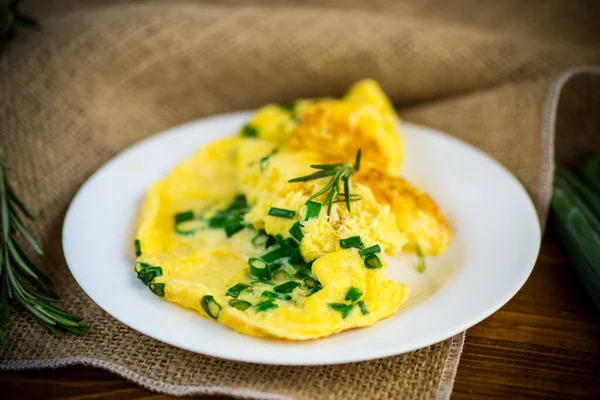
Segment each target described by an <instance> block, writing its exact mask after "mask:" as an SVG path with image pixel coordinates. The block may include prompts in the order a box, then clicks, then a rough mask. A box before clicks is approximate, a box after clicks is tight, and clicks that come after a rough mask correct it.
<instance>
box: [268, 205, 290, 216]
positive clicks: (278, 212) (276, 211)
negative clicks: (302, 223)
mask: <svg viewBox="0 0 600 400" xmlns="http://www.w3.org/2000/svg"><path fill="white" fill-rule="evenodd" d="M268 214H269V215H270V216H272V217H279V218H287V219H292V218H294V215H296V211H294V210H287V209H285V208H277V207H271V208H270V209H269V213H268Z"/></svg>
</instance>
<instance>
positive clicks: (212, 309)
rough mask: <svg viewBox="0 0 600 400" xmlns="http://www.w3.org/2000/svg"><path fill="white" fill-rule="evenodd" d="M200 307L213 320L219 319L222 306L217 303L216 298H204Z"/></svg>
mask: <svg viewBox="0 0 600 400" xmlns="http://www.w3.org/2000/svg"><path fill="white" fill-rule="evenodd" d="M200 305H201V306H202V309H203V310H204V312H205V313H206V315H208V316H209V317H211V318H212V319H217V318H219V314H220V313H221V305H220V304H219V303H217V302H216V301H215V298H214V297H212V296H204V297H203V298H202V300H201V301H200Z"/></svg>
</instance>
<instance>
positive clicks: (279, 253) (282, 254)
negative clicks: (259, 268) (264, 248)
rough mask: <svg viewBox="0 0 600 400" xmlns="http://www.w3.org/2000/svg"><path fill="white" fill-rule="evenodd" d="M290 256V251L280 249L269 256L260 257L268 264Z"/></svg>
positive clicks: (268, 254)
mask: <svg viewBox="0 0 600 400" xmlns="http://www.w3.org/2000/svg"><path fill="white" fill-rule="evenodd" d="M288 254H289V250H288V249H287V246H286V248H282V247H280V248H278V249H275V250H273V251H271V252H269V253H267V254H263V255H262V256H260V258H261V260H263V261H264V262H268V263H272V262H275V261H277V260H279V259H280V258H283V257H286V256H287V255H288Z"/></svg>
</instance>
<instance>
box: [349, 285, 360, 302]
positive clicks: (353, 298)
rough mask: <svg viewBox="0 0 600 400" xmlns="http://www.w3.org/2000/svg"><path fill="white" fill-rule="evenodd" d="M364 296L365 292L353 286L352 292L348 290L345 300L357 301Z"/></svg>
mask: <svg viewBox="0 0 600 400" xmlns="http://www.w3.org/2000/svg"><path fill="white" fill-rule="evenodd" d="M362 295H363V292H361V291H360V289H358V288H356V287H354V286H352V287H351V288H350V290H348V294H347V295H346V298H345V300H349V301H356V300H358V299H360V296H362Z"/></svg>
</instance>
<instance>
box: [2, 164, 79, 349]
mask: <svg viewBox="0 0 600 400" xmlns="http://www.w3.org/2000/svg"><path fill="white" fill-rule="evenodd" d="M9 169H10V167H9V166H8V164H7V163H6V162H5V161H4V160H3V159H2V158H1V157H0V227H1V228H2V229H1V237H0V345H1V346H3V347H4V346H6V339H5V336H4V332H5V330H6V329H7V328H8V307H9V304H10V303H13V304H21V305H22V306H23V307H24V308H25V309H26V310H27V311H29V312H30V313H31V314H32V315H33V316H34V317H35V318H37V319H38V320H39V321H40V322H41V323H42V324H44V325H45V326H46V327H47V328H48V329H49V330H50V331H52V332H53V333H58V330H59V329H62V330H65V331H68V332H72V333H75V334H78V335H81V334H84V333H85V332H86V331H87V329H88V328H89V326H88V325H86V324H83V323H81V321H82V320H83V318H81V317H78V316H76V315H73V314H69V313H67V312H64V311H62V310H60V309H58V308H57V307H55V306H53V305H52V304H51V303H57V302H58V301H59V298H58V296H57V295H56V294H55V293H54V292H53V291H52V290H51V289H50V288H49V287H48V285H49V284H50V279H49V278H48V277H46V275H44V274H43V273H42V272H41V271H40V270H39V269H38V268H37V267H36V266H35V265H34V264H33V263H32V262H31V261H30V260H29V259H28V258H27V256H26V255H25V252H24V251H23V250H22V249H21V247H20V245H19V240H18V239H17V235H18V234H19V235H20V236H21V237H22V239H24V241H25V242H27V243H28V244H29V245H30V246H31V248H32V249H33V250H34V251H35V252H36V253H38V254H40V255H41V254H42V249H41V247H40V245H39V244H38V243H37V241H36V240H35V238H34V237H33V235H31V233H29V231H27V228H26V227H25V225H24V224H23V220H22V219H21V218H22V217H25V218H27V219H30V220H32V219H33V217H32V215H31V213H30V212H29V211H28V210H27V208H25V205H24V204H23V202H21V200H20V199H19V198H18V197H17V195H16V193H15V191H14V190H13V188H12V187H11V186H10V184H9V183H8V180H7V171H8V170H9Z"/></svg>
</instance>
